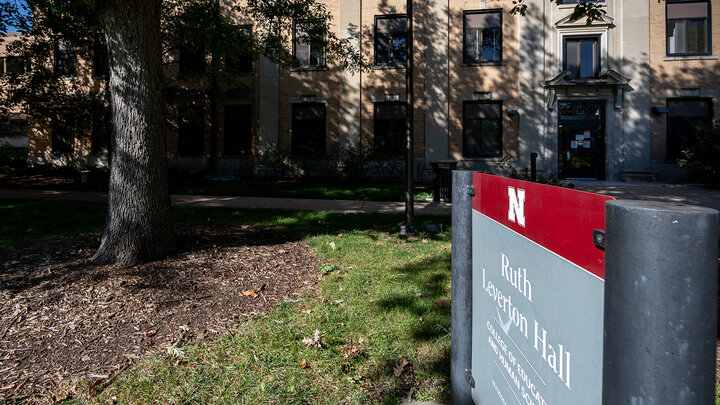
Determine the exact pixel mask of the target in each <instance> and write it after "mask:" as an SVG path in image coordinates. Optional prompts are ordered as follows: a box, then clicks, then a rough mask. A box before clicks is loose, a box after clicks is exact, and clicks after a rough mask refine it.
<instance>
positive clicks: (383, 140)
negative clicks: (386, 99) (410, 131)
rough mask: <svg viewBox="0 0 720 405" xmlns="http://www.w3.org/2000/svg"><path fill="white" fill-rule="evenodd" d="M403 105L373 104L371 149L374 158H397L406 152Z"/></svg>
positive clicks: (405, 124) (404, 108)
mask: <svg viewBox="0 0 720 405" xmlns="http://www.w3.org/2000/svg"><path fill="white" fill-rule="evenodd" d="M405 111H406V107H405V103H375V131H374V135H373V148H374V153H375V155H376V156H384V157H399V156H404V155H405V153H406V152H407V142H406V135H407V121H406V114H405Z"/></svg>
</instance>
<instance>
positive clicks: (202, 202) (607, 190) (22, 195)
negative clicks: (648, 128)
mask: <svg viewBox="0 0 720 405" xmlns="http://www.w3.org/2000/svg"><path fill="white" fill-rule="evenodd" d="M569 183H573V184H574V185H575V190H581V191H587V192H591V193H599V194H605V195H610V196H613V197H615V198H617V199H625V200H649V201H664V202H672V203H677V204H687V205H698V206H702V207H709V208H713V209H716V210H718V211H720V190H716V189H710V188H701V187H692V186H686V185H680V184H661V183H621V182H607V181H571V182H569ZM0 199H11V200H12V199H25V200H47V201H91V202H105V201H106V200H107V194H105V193H97V192H88V191H53V190H33V189H19V190H11V189H0ZM171 199H172V203H173V204H174V205H184V206H192V207H234V208H270V209H293V210H306V211H338V212H345V213H353V214H356V213H382V214H402V213H404V212H405V203H403V202H392V201H353V200H320V199H301V198H265V197H220V196H203V195H173V196H171ZM451 211H452V205H451V204H450V203H438V202H416V203H415V214H417V215H450V213H451Z"/></svg>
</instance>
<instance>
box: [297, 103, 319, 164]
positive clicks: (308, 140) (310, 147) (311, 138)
mask: <svg viewBox="0 0 720 405" xmlns="http://www.w3.org/2000/svg"><path fill="white" fill-rule="evenodd" d="M291 148H292V151H291V153H292V155H293V156H300V157H323V156H324V155H325V104H320V103H307V104H293V107H292V145H291Z"/></svg>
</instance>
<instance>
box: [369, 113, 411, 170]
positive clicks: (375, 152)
mask: <svg viewBox="0 0 720 405" xmlns="http://www.w3.org/2000/svg"><path fill="white" fill-rule="evenodd" d="M391 105H395V106H401V107H403V109H404V110H405V111H404V116H403V118H402V120H403V136H402V143H403V144H404V145H403V148H402V151H400V154H398V155H395V154H393V153H382V152H381V151H380V150H379V147H378V144H377V133H378V118H377V116H378V107H382V106H391ZM397 120H398V121H400V119H399V118H398V119H397ZM388 121H389V120H388ZM406 138H407V103H406V102H404V101H378V102H375V103H373V144H372V147H373V150H372V152H373V156H376V157H382V158H391V159H395V158H402V157H403V156H405V154H406V153H407V144H406Z"/></svg>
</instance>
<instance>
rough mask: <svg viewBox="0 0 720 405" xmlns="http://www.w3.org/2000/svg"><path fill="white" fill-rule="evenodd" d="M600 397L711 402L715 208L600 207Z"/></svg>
mask: <svg viewBox="0 0 720 405" xmlns="http://www.w3.org/2000/svg"><path fill="white" fill-rule="evenodd" d="M605 247H606V257H605V263H606V264H605V268H606V270H605V339H604V361H603V363H604V365H603V404H605V405H617V404H642V405H653V404H710V403H714V397H715V395H714V387H715V341H716V328H717V304H718V302H717V282H718V264H717V248H718V212H717V211H715V210H712V209H709V208H702V207H693V206H684V205H679V204H671V203H658V202H649V201H610V202H608V203H607V207H606V242H605Z"/></svg>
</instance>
